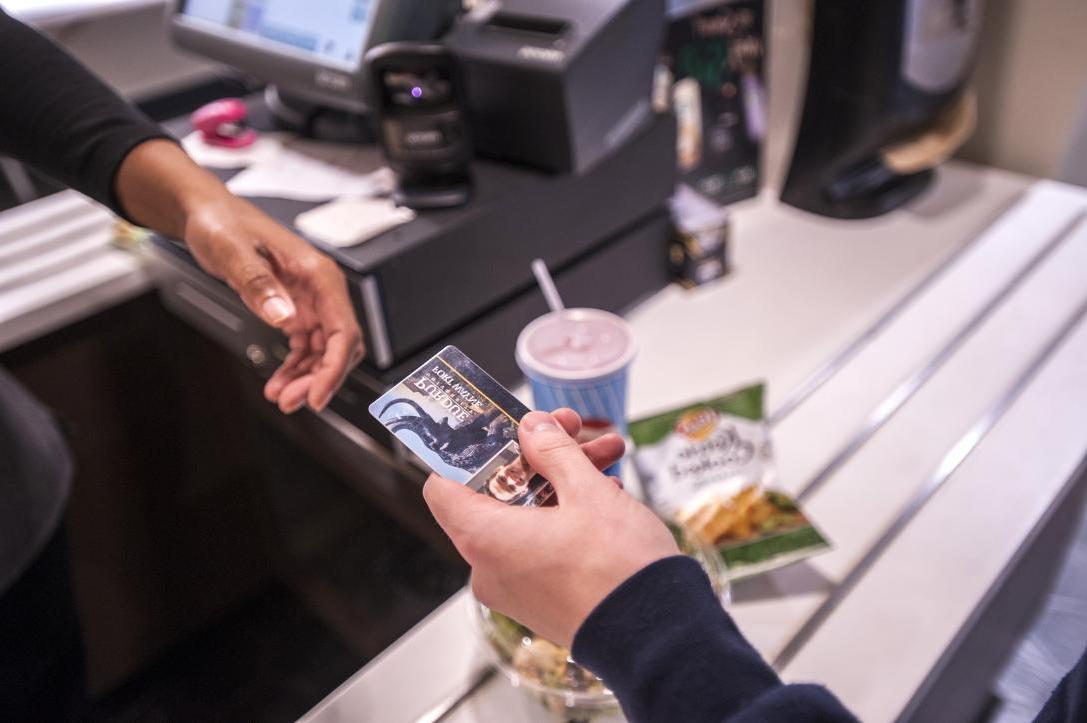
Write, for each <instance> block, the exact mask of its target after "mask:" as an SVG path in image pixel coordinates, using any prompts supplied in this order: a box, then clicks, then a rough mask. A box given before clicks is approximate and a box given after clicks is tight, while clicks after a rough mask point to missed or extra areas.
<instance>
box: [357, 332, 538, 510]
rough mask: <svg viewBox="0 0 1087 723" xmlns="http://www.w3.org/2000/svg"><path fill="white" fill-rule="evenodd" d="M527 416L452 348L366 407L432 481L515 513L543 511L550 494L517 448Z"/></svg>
mask: <svg viewBox="0 0 1087 723" xmlns="http://www.w3.org/2000/svg"><path fill="white" fill-rule="evenodd" d="M529 411H530V410H529V408H528V407H526V406H525V405H524V404H522V403H521V402H520V401H518V399H517V398H516V397H515V396H513V394H511V393H510V392H509V391H508V390H507V389H506V388H505V387H503V386H502V385H501V384H499V383H498V382H497V381H495V380H494V378H492V377H491V375H489V374H487V372H485V371H483V370H482V369H481V368H480V367H479V365H477V364H476V363H475V362H473V361H472V360H471V359H469V358H468V357H467V356H466V355H465V354H464V352H462V351H461V350H460V349H457V348H456V347H454V346H447V347H445V348H444V349H442V350H441V351H440V352H438V353H437V354H435V355H434V356H433V357H431V358H430V359H429V360H428V361H427V362H426V363H425V364H423V365H422V366H421V367H419V368H418V369H416V370H415V371H413V372H412V373H411V374H409V375H408V376H407V377H406V378H405V379H404V380H403V381H401V382H400V383H398V384H396V385H395V386H394V387H393V388H392V389H390V390H389V391H387V392H385V394H383V395H382V396H381V397H380V398H378V400H377V401H375V402H374V403H373V404H371V405H370V414H372V415H373V416H374V417H375V418H376V419H377V420H378V421H379V422H381V424H383V425H384V426H385V427H386V428H387V429H388V430H389V431H390V432H392V433H393V434H394V435H395V436H396V438H397V439H399V440H400V441H401V442H403V443H404V445H405V446H407V447H408V449H410V450H411V451H412V452H414V453H415V454H416V455H417V456H418V457H419V458H420V459H422V460H423V462H425V463H426V465H427V466H428V467H430V469H432V470H434V472H436V473H437V474H439V475H441V476H442V477H447V478H449V479H451V480H455V481H457V482H461V483H463V484H465V485H467V486H468V487H470V488H471V489H473V490H476V491H477V492H482V493H483V494H486V495H489V496H491V497H494V498H495V499H497V500H499V501H501V502H505V503H507V504H511V505H522V506H533V505H540V504H543V503H544V502H546V501H547V500H548V499H549V498H550V497H551V495H552V493H553V490H552V488H551V484H550V483H549V482H548V481H547V480H545V479H544V478H543V477H540V476H539V475H537V474H535V473H533V471H532V470H531V469H530V468H529V466H528V464H527V463H526V462H525V460H524V457H522V455H521V447H520V445H519V444H518V442H517V426H518V425H519V424H520V422H521V418H522V417H523V416H524V415H526V414H528V412H529Z"/></svg>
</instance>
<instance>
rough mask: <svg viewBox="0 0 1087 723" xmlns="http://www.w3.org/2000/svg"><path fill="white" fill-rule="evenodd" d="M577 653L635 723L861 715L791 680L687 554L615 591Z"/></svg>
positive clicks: (581, 637)
mask: <svg viewBox="0 0 1087 723" xmlns="http://www.w3.org/2000/svg"><path fill="white" fill-rule="evenodd" d="M573 653H574V659H575V660H577V661H578V662H579V663H581V664H582V665H584V666H585V667H587V668H589V669H590V670H592V671H594V672H595V673H597V675H599V676H600V677H601V678H603V680H604V682H605V683H607V684H608V687H610V688H611V689H612V690H613V691H615V694H616V697H618V699H619V702H620V703H621V704H622V706H623V711H624V713H626V715H627V717H628V718H629V719H630V720H631V721H633V722H634V723H649V722H651V721H652V722H655V721H674V720H682V721H686V722H687V723H722V722H724V721H731V722H736V723H741V722H742V723H749V722H750V723H754V722H755V721H759V723H775V722H777V721H782V722H783V723H784V722H785V721H788V722H789V723H804V722H806V721H826V722H827V723H837V722H838V721H849V722H851V723H852V721H855V720H856V719H855V718H854V717H853V715H852V714H851V713H850V712H849V711H848V710H846V709H845V708H844V707H843V706H842V704H841V703H839V702H838V700H837V699H836V698H834V696H832V695H831V694H830V693H829V692H827V690H826V689H825V688H822V687H820V686H816V685H784V684H783V683H782V682H781V680H780V679H779V678H778V677H777V675H776V674H775V673H774V671H773V670H772V669H771V668H770V666H769V665H767V664H766V663H765V662H764V661H763V659H762V658H761V657H760V656H759V654H758V652H757V651H756V650H755V649H754V648H752V647H751V645H750V644H749V643H748V642H747V641H746V640H745V639H744V637H743V635H741V634H740V631H739V630H738V629H737V628H736V625H735V623H733V621H732V618H731V617H729V615H728V613H726V612H725V611H724V609H723V608H722V607H721V604H720V602H719V601H718V600H717V596H716V595H715V594H714V592H713V589H712V588H711V587H710V583H709V579H708V578H707V577H706V575H705V573H704V572H703V571H702V568H701V567H700V566H699V565H698V563H697V562H695V561H694V560H691V559H689V558H687V557H682V556H677V557H669V558H666V559H664V560H659V561H657V562H655V563H653V564H651V565H649V566H647V567H646V568H644V569H643V570H641V571H640V572H638V573H636V574H635V575H634V576H632V577H631V578H630V579H629V580H627V581H626V582H624V583H623V584H622V585H620V586H619V587H618V588H616V589H615V590H614V591H613V592H612V593H611V594H610V595H608V597H607V598H605V599H604V601H603V602H601V603H600V605H598V606H597V607H596V609H595V610H593V612H592V613H591V614H590V615H589V617H588V619H586V620H585V622H584V623H583V624H582V626H581V628H580V629H579V630H578V632H577V636H576V637H575V638H574V647H573Z"/></svg>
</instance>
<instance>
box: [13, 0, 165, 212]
mask: <svg viewBox="0 0 1087 723" xmlns="http://www.w3.org/2000/svg"><path fill="white" fill-rule="evenodd" d="M134 61H135V62H138V61H136V60H135V59H134ZM167 137H168V136H167V135H166V134H165V133H164V132H163V131H162V129H161V128H159V127H158V126H157V125H155V124H154V123H152V122H151V121H150V120H148V119H147V118H146V117H145V116H144V115H143V114H141V113H140V112H139V111H137V110H136V109H135V108H133V107H132V106H131V105H130V104H129V103H127V102H126V101H125V100H124V99H123V98H121V97H119V96H118V95H117V94H116V93H114V92H113V90H112V89H110V88H109V87H108V86H107V85H106V84H105V83H103V82H102V81H101V80H99V79H98V78H97V77H96V76H95V75H94V74H93V73H91V72H90V71H89V70H87V69H86V68H85V67H84V66H83V65H81V64H80V63H79V62H78V61H76V60H75V59H74V58H72V57H71V56H70V55H68V53H66V52H65V51H64V50H63V49H61V48H60V47H59V46H58V45H56V44H55V43H53V42H52V41H51V40H49V39H48V38H46V37H44V36H43V35H41V34H39V33H38V32H36V31H34V30H32V29H31V28H29V27H27V26H26V25H24V24H22V23H21V22H19V21H18V20H15V19H14V18H12V17H10V16H9V15H7V14H6V13H4V11H3V10H0V153H4V154H7V155H9V156H12V157H13V158H16V159H18V160H20V161H23V162H24V163H27V164H29V165H31V166H33V167H35V168H37V169H38V170H39V171H41V172H43V173H45V174H47V175H49V176H51V177H53V178H55V179H56V180H57V181H60V182H61V183H64V184H65V185H67V186H70V187H72V188H74V189H76V190H77V191H81V192H82V193H85V194H86V195H88V196H90V197H91V198H93V199H95V200H96V201H99V202H101V203H104V204H106V205H107V206H109V207H110V208H112V209H113V210H114V211H115V212H117V213H119V214H121V215H124V209H122V208H121V204H120V202H119V200H118V199H117V196H116V194H115V193H114V177H115V176H116V173H117V170H118V169H119V168H120V166H121V161H123V160H124V158H125V156H126V155H128V153H129V151H131V150H132V149H133V148H135V147H136V146H137V145H139V144H140V143H143V142H144V141H146V140H150V139H152V138H167Z"/></svg>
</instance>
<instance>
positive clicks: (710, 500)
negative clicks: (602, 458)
mask: <svg viewBox="0 0 1087 723" xmlns="http://www.w3.org/2000/svg"><path fill="white" fill-rule="evenodd" d="M630 436H631V438H632V439H633V440H634V445H635V451H634V466H635V468H636V469H637V471H638V476H639V478H640V479H641V482H642V488H643V489H644V491H645V495H646V498H647V501H648V502H649V504H650V505H651V506H652V507H653V508H654V509H655V510H656V511H657V512H658V513H659V514H660V515H662V516H663V517H665V518H666V519H670V520H675V521H676V522H677V523H678V524H680V525H682V526H684V527H685V528H686V529H687V531H688V533H690V534H693V535H696V536H698V537H700V538H701V539H702V540H704V541H705V542H706V543H708V544H711V545H713V546H714V547H716V548H717V550H718V552H719V553H720V555H721V558H722V560H724V563H725V566H726V567H727V568H728V576H729V578H730V579H731V580H737V579H740V578H744V577H751V576H753V575H758V574H760V573H763V572H767V571H768V570H773V569H775V568H778V567H783V566H784V565H788V564H790V563H793V562H796V561H798V560H801V559H803V558H806V557H809V556H811V555H813V554H815V553H817V552H820V551H822V550H825V549H828V548H829V547H830V544H829V543H828V542H827V540H826V538H825V537H823V535H822V534H821V533H820V532H819V530H817V529H816V528H815V526H814V525H813V524H812V523H811V522H810V521H809V520H808V518H807V517H806V516H805V514H804V513H803V512H802V511H801V509H800V507H799V506H798V505H797V503H796V502H795V501H794V500H793V499H792V498H791V497H789V496H788V495H785V494H783V493H781V492H777V491H774V490H773V489H772V488H773V486H774V484H775V482H776V480H777V468H776V466H775V464H774V454H773V445H772V444H771V440H770V429H769V427H768V425H767V424H766V422H765V421H764V420H763V385H762V384H756V385H753V386H750V387H747V388H745V389H741V390H740V391H738V392H734V393H733V394H729V395H726V396H723V397H717V398H716V399H710V400H707V401H705V402H700V403H697V404H691V405H688V406H685V407H683V408H681V409H676V410H673V411H670V412H664V413H662V414H657V415H654V416H652V417H647V418H645V419H640V420H638V421H635V422H631V424H630Z"/></svg>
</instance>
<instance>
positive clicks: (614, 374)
mask: <svg viewBox="0 0 1087 723" xmlns="http://www.w3.org/2000/svg"><path fill="white" fill-rule="evenodd" d="M636 353H637V346H636V344H635V342H634V333H633V330H632V329H631V328H630V324H628V323H627V322H626V321H625V320H624V319H623V318H622V317H619V316H616V315H615V314H612V313H610V312H607V311H602V310H600V309H564V310H562V311H553V312H551V313H550V314H545V315H543V316H541V317H539V318H538V319H536V320H535V321H533V322H531V323H530V324H529V325H528V326H526V327H525V328H524V329H523V330H522V331H521V335H520V336H519V337H518V338H517V365H518V366H519V367H520V368H521V371H522V372H524V374H525V377H526V378H527V379H528V382H529V386H530V387H531V388H532V398H533V402H534V403H535V407H536V409H539V410H542V411H545V412H550V411H554V410H556V409H559V408H560V407H570V408H571V409H573V410H574V411H575V412H577V413H578V414H580V415H581V418H582V424H583V428H582V433H581V435H580V437H579V439H580V440H581V441H587V440H588V439H592V438H594V437H598V436H601V435H603V434H605V433H607V432H611V431H615V432H619V433H620V434H622V435H626V430H627V416H626V407H627V376H628V370H629V368H630V362H631V361H632V360H633V359H634V356H635V354H636ZM618 470H619V465H618V463H616V464H615V465H613V466H612V467H611V468H609V469H608V470H606V473H607V474H616V475H617V474H618Z"/></svg>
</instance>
